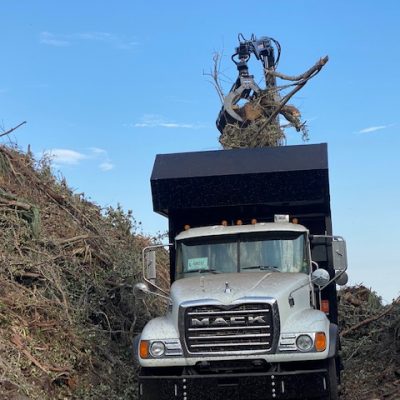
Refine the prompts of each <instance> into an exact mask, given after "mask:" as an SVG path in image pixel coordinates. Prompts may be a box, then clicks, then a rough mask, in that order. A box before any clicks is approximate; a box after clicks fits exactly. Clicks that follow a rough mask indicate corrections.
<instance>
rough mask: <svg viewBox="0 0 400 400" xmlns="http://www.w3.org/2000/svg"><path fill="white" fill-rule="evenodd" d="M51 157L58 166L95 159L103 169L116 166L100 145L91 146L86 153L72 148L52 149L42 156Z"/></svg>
mask: <svg viewBox="0 0 400 400" xmlns="http://www.w3.org/2000/svg"><path fill="white" fill-rule="evenodd" d="M43 155H44V156H45V157H49V158H50V159H51V160H52V161H53V163H54V166H55V167H56V168H60V167H62V166H78V165H80V164H81V162H82V161H87V162H90V161H92V162H93V161H94V162H96V163H99V164H98V168H99V169H100V170H101V171H104V172H107V171H111V170H112V169H114V168H115V165H114V164H113V163H112V161H111V159H110V157H109V156H108V153H107V150H104V149H101V148H99V147H91V148H89V149H88V151H86V152H85V153H80V152H78V151H75V150H71V149H51V150H47V151H45V152H43V153H42V156H43Z"/></svg>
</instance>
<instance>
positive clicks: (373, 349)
mask: <svg viewBox="0 0 400 400" xmlns="http://www.w3.org/2000/svg"><path fill="white" fill-rule="evenodd" d="M339 317H340V324H341V336H342V338H341V341H342V357H343V363H344V368H345V369H344V373H343V397H342V398H343V399H346V400H369V399H371V400H372V399H374V400H377V399H382V400H383V399H385V400H399V399H400V298H398V299H397V300H395V301H394V302H393V303H392V304H390V305H385V306H384V305H382V301H381V299H380V298H379V297H378V296H377V295H376V293H374V292H373V291H371V290H370V289H368V288H366V287H364V286H357V287H349V288H346V289H344V290H342V291H341V292H340V306H339Z"/></svg>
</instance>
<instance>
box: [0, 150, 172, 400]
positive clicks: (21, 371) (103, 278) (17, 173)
mask: <svg viewBox="0 0 400 400" xmlns="http://www.w3.org/2000/svg"><path fill="white" fill-rule="evenodd" d="M136 225H137V224H136V223H135V221H134V220H133V218H132V215H131V214H130V213H124V212H123V211H122V210H121V209H120V208H119V207H118V208H116V209H114V208H108V209H106V210H101V209H100V208H99V207H98V206H97V205H95V204H93V203H91V202H89V201H87V200H86V199H85V198H84V197H83V196H82V195H76V194H74V193H73V192H72V191H71V190H70V189H69V188H68V187H67V185H66V183H65V182H64V181H58V180H57V179H55V178H54V176H53V174H52V173H51V171H50V167H49V165H48V164H47V163H46V162H44V163H41V164H39V165H36V164H35V162H34V160H33V159H32V157H31V155H29V154H23V153H21V152H19V151H17V150H16V149H11V148H9V147H0V228H1V229H0V399H24V398H26V399H55V398H66V399H68V398H74V399H75V398H76V399H91V398H96V399H97V398H100V399H101V398H107V399H125V398H126V399H128V398H129V399H131V398H135V393H136V385H135V368H134V366H133V357H132V349H131V347H132V345H131V343H132V337H133V336H134V335H135V334H136V333H138V332H139V331H140V329H141V328H142V327H143V325H144V323H145V321H146V320H148V319H149V318H150V317H151V316H153V315H155V314H156V313H158V312H159V311H160V309H162V308H163V306H164V304H160V303H159V301H158V300H155V299H154V298H153V299H152V298H149V299H148V300H146V302H143V301H142V300H135V298H134V296H133V293H132V287H133V284H134V283H135V281H137V280H140V278H141V273H140V271H141V249H142V248H143V247H144V246H146V245H148V244H150V243H151V242H152V239H151V238H148V237H144V236H142V235H140V234H139V233H136V234H135V235H133V234H132V232H134V231H135V228H137V226H136ZM164 262H165V263H166V262H167V260H166V259H165V260H164ZM165 271H167V268H165ZM167 277H168V274H167V272H165V274H164V275H163V276H161V277H160V284H161V285H165V284H166V282H167V279H168V278H167Z"/></svg>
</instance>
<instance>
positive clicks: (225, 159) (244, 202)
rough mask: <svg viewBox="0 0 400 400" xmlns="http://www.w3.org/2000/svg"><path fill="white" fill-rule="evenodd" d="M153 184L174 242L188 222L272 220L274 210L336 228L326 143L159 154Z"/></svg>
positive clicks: (320, 227) (322, 228) (320, 228)
mask: <svg viewBox="0 0 400 400" xmlns="http://www.w3.org/2000/svg"><path fill="white" fill-rule="evenodd" d="M151 188H152V195H153V207H154V211H156V212H158V213H160V214H162V215H164V216H166V217H168V219H169V227H170V239H171V240H172V239H173V238H174V237H175V235H176V234H178V233H179V232H180V231H181V230H183V227H184V225H186V224H189V225H190V226H192V227H195V226H204V225H215V224H220V223H221V221H222V220H227V221H229V223H233V222H234V221H236V220H238V219H241V220H242V221H243V223H250V221H251V219H253V218H255V219H257V220H258V221H259V222H268V221H272V220H273V217H274V214H289V215H290V216H291V217H297V218H298V219H299V223H301V224H303V225H305V226H307V227H308V228H309V229H310V231H311V232H312V233H314V234H323V233H325V232H328V233H330V232H331V223H330V199H329V178H328V157H327V145H326V144H315V145H301V146H285V147H268V148H254V149H237V150H217V151H204V152H194V153H176V154H162V155H158V156H157V157H156V160H155V164H154V168H153V173H152V176H151Z"/></svg>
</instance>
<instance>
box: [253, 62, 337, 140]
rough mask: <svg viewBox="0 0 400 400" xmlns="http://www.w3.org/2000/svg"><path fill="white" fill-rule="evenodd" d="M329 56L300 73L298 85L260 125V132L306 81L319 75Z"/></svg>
mask: <svg viewBox="0 0 400 400" xmlns="http://www.w3.org/2000/svg"><path fill="white" fill-rule="evenodd" d="M328 60H329V57H328V56H325V57H324V58H321V59H320V60H318V62H317V63H316V64H315V65H314V66H312V67H311V68H310V69H309V70H307V71H306V72H304V73H303V74H302V75H300V77H301V78H300V79H301V80H300V81H299V82H298V83H297V84H296V87H295V88H294V89H293V90H292V91H291V92H289V93H288V94H287V95H286V96H284V97H283V98H282V100H281V102H280V104H279V106H278V107H277V108H276V109H275V110H274V112H273V113H272V114H271V115H270V116H269V117H268V118H267V119H266V121H265V122H264V123H263V124H262V125H261V126H260V128H259V132H262V131H263V130H264V129H265V127H266V126H268V125H269V124H270V123H271V122H272V121H273V120H274V119H275V118H276V117H277V116H278V114H279V113H280V112H281V110H282V108H283V107H284V106H285V105H286V104H287V103H288V101H289V100H290V99H291V98H292V97H293V96H294V95H295V94H296V93H297V92H298V91H299V90H301V89H302V88H303V87H304V86H305V85H306V83H307V82H308V81H309V80H310V79H311V78H313V77H314V76H315V75H317V74H318V73H319V72H320V71H321V69H322V68H323V66H324V65H325V64H326V63H327V62H328ZM268 73H274V74H275V73H276V72H270V71H269V70H268Z"/></svg>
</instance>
